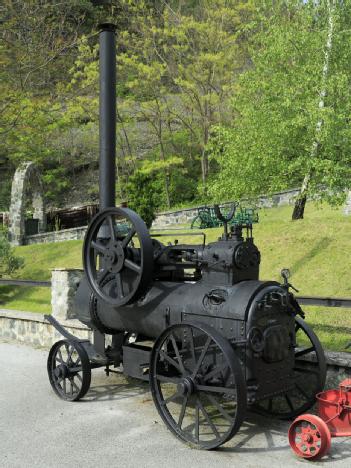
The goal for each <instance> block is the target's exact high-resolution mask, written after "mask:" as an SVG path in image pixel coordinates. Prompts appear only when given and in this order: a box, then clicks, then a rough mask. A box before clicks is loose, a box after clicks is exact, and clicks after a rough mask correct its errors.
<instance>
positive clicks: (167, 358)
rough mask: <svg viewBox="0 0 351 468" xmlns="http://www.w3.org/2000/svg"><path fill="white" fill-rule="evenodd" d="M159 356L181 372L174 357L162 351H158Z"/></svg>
mask: <svg viewBox="0 0 351 468" xmlns="http://www.w3.org/2000/svg"><path fill="white" fill-rule="evenodd" d="M160 356H161V357H162V358H163V359H165V360H166V361H167V362H168V363H169V364H172V366H173V367H175V368H176V369H177V370H178V371H179V372H180V373H182V370H181V368H180V366H179V364H178V363H177V361H175V360H174V359H172V358H171V357H170V356H168V354H166V353H165V352H164V351H160Z"/></svg>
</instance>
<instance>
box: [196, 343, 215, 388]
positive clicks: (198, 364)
mask: <svg viewBox="0 0 351 468" xmlns="http://www.w3.org/2000/svg"><path fill="white" fill-rule="evenodd" d="M211 341H212V338H211V337H210V336H209V337H208V338H207V340H206V343H205V346H204V349H203V350H202V353H201V355H200V357H199V360H198V362H197V364H196V367H195V369H194V371H193V373H192V378H193V379H194V378H195V377H196V374H197V373H198V372H199V370H200V367H201V364H202V361H203V359H204V357H205V355H206V353H207V350H208V348H209V346H210V343H211Z"/></svg>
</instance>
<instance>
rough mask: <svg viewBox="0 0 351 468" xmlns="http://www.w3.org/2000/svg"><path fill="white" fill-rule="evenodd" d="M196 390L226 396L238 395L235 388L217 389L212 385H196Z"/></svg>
mask: <svg viewBox="0 0 351 468" xmlns="http://www.w3.org/2000/svg"><path fill="white" fill-rule="evenodd" d="M196 389H197V390H199V391H200V392H210V393H212V392H213V393H224V394H226V395H236V389H235V388H227V387H215V386H211V385H196Z"/></svg>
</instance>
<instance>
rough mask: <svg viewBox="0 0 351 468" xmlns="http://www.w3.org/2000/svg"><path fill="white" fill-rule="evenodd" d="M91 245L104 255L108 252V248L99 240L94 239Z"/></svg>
mask: <svg viewBox="0 0 351 468" xmlns="http://www.w3.org/2000/svg"><path fill="white" fill-rule="evenodd" d="M91 247H92V248H93V249H94V250H96V251H97V252H99V253H101V254H103V255H106V254H107V249H106V247H105V246H104V245H102V244H98V243H97V242H95V241H92V242H91Z"/></svg>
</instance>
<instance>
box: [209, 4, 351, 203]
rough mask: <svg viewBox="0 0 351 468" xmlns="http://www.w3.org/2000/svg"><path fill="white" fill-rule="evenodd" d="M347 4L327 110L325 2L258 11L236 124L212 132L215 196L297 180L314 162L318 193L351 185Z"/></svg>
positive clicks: (313, 187)
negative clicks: (322, 96) (323, 96)
mask: <svg viewBox="0 0 351 468" xmlns="http://www.w3.org/2000/svg"><path fill="white" fill-rule="evenodd" d="M349 10H350V2H349V1H346V2H344V3H343V8H342V9H341V8H340V11H339V15H338V19H336V22H337V21H338V22H339V25H338V26H337V25H335V33H334V34H335V35H334V40H335V48H334V47H333V50H335V52H333V54H332V55H331V63H330V72H329V74H328V79H327V89H328V94H327V97H326V100H325V106H324V108H323V109H321V108H320V107H319V106H318V103H319V102H320V92H321V89H322V88H321V82H322V79H323V77H322V70H323V67H324V65H325V49H324V45H325V43H326V37H327V35H328V14H327V10H326V2H321V3H320V4H317V5H316V3H315V2H305V3H301V2H300V1H294V0H291V1H289V2H285V1H278V2H275V5H274V8H270V9H269V10H267V9H266V10H264V9H263V8H260V9H259V10H258V11H259V13H260V14H261V18H260V27H257V25H255V24H254V25H253V27H254V28H256V31H257V33H256V34H255V36H254V37H253V40H252V45H251V49H250V50H251V61H252V67H251V68H250V69H249V70H247V71H246V72H244V73H243V74H242V75H241V76H240V78H239V80H238V86H237V89H236V94H235V95H234V96H233V99H232V106H233V110H234V112H235V120H234V123H233V125H232V126H221V127H218V128H217V129H216V130H215V131H214V132H213V137H212V141H211V145H210V151H211V155H212V158H213V159H214V160H215V161H216V162H217V163H218V164H219V167H220V171H219V174H218V177H216V178H213V179H212V181H211V187H210V193H211V195H212V196H213V197H214V198H222V199H223V198H240V197H242V196H257V195H258V194H260V193H267V192H273V191H276V190H280V189H285V188H290V187H292V186H298V185H300V184H301V182H302V180H303V178H304V176H305V175H306V173H308V172H309V170H310V168H311V166H313V180H311V181H310V185H309V193H310V194H313V193H316V192H320V187H321V185H322V186H324V187H326V188H328V189H329V190H327V191H324V192H323V193H322V195H323V196H324V197H330V196H331V195H332V196H333V198H334V200H335V199H337V198H338V195H337V194H342V193H343V192H342V191H343V190H344V189H345V187H347V186H348V185H349V181H350V154H349V150H348V148H349V145H350V128H349V125H348V124H347V115H350V109H351V108H350V98H351V91H350V90H351V88H350V73H349V67H348V65H347V60H350V57H349V55H350V47H348V46H347V44H350V33H349V31H350V27H349V24H350V23H349V18H350V13H349ZM341 23H343V25H344V26H343V27H342V26H341ZM347 25H348V26H347ZM337 43H338V46H336V44H337ZM321 119H322V120H323V126H321V128H320V132H319V148H318V154H316V155H315V157H313V161H312V160H311V157H310V156H311V145H312V143H313V142H314V141H315V139H316V124H317V122H319V121H320V120H321Z"/></svg>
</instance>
